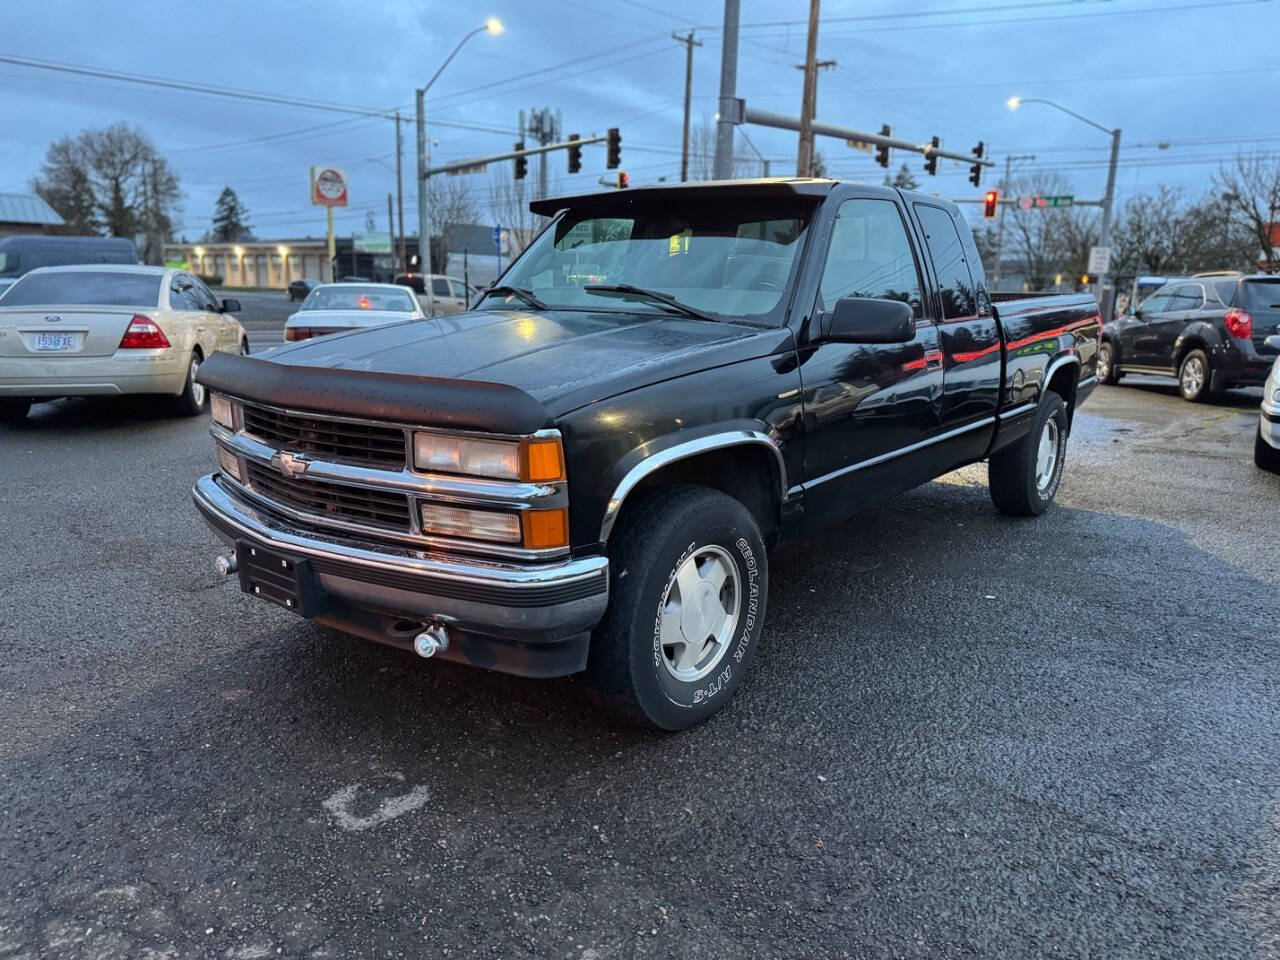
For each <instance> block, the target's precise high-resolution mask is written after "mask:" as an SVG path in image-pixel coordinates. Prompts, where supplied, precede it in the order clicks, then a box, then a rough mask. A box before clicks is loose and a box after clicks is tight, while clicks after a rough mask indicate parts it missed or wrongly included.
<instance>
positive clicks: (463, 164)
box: [422, 135, 608, 177]
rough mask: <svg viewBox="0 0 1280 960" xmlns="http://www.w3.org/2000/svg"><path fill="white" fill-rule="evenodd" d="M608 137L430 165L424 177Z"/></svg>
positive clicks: (581, 144)
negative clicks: (436, 165) (435, 165)
mask: <svg viewBox="0 0 1280 960" xmlns="http://www.w3.org/2000/svg"><path fill="white" fill-rule="evenodd" d="M607 140H608V137H606V136H604V135H601V136H598V137H584V138H583V139H581V140H564V141H561V142H560V143H548V144H545V145H544V146H538V147H527V148H526V149H524V150H508V151H507V152H506V153H495V154H492V155H490V156H487V157H472V158H471V159H470V160H459V161H457V162H455V163H446V164H443V165H441V166H438V167H428V168H427V169H426V170H424V171H423V174H422V175H423V176H424V177H430V176H434V175H435V174H438V173H452V172H454V171H455V170H466V169H469V168H470V167H479V166H482V165H484V164H486V163H498V162H500V161H502V160H511V159H513V158H515V157H531V156H533V155H534V154H538V153H551V151H553V150H568V149H569V148H570V147H581V146H585V145H586V144H589V143H604V142H606V141H607Z"/></svg>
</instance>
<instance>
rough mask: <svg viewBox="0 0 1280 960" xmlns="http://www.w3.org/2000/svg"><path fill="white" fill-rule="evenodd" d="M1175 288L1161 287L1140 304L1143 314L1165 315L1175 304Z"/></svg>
mask: <svg viewBox="0 0 1280 960" xmlns="http://www.w3.org/2000/svg"><path fill="white" fill-rule="evenodd" d="M1173 291H1174V288H1173V287H1161V288H1160V289H1159V290H1157V291H1156V292H1155V293H1153V294H1152V295H1151V296H1149V297H1147V299H1145V300H1143V301H1142V303H1141V304H1139V308H1140V309H1141V310H1142V312H1143V313H1164V312H1165V311H1166V310H1168V309H1169V304H1171V303H1172V302H1173Z"/></svg>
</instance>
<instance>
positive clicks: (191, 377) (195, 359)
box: [175, 353, 209, 417]
mask: <svg viewBox="0 0 1280 960" xmlns="http://www.w3.org/2000/svg"><path fill="white" fill-rule="evenodd" d="M199 373H200V354H198V353H193V354H192V355H191V360H190V361H189V362H188V363H187V379H186V381H185V382H184V383H183V386H182V393H180V394H178V396H177V402H176V404H175V406H176V407H177V410H178V413H179V414H180V415H182V416H184V417H195V416H199V415H200V414H201V413H203V412H204V408H205V404H206V403H207V402H208V400H209V392H208V391H207V390H205V388H204V384H202V383H196V375H197V374H199Z"/></svg>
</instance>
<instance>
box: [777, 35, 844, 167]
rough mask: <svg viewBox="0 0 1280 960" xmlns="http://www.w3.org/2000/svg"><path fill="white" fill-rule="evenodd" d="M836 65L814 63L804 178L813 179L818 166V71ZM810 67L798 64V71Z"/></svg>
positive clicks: (824, 61)
mask: <svg viewBox="0 0 1280 960" xmlns="http://www.w3.org/2000/svg"><path fill="white" fill-rule="evenodd" d="M835 65H836V62H835V61H834V60H816V61H814V64H813V67H814V72H813V102H812V104H811V107H810V113H809V119H810V130H809V169H808V170H807V171H806V172H805V173H803V174H800V176H804V177H811V176H813V172H814V171H813V168H814V166H815V165H816V164H817V160H818V151H817V148H816V147H815V146H814V139H813V130H812V120H813V118H814V117H816V116H817V114H818V71H819V70H830V69H831V68H832V67H834V66H835ZM808 66H809V65H808V64H806V63H797V64H796V69H797V70H807V69H808ZM766 176H767V174H766Z"/></svg>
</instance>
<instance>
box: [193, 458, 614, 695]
mask: <svg viewBox="0 0 1280 960" xmlns="http://www.w3.org/2000/svg"><path fill="white" fill-rule="evenodd" d="M191 495H192V499H193V500H194V501H195V505H196V508H197V509H198V510H199V511H200V513H201V514H202V515H203V516H204V518H205V521H206V522H207V523H208V524H209V525H210V526H211V527H212V528H213V529H214V531H215V532H216V533H217V534H218V536H219V537H221V539H222V540H224V541H225V542H226V543H227V544H228V545H229V546H231V547H233V548H236V549H238V550H244V549H246V548H248V549H253V548H258V549H262V550H265V551H269V552H270V553H271V554H272V555H275V556H280V557H284V558H287V559H288V560H289V561H290V562H291V563H292V564H293V566H295V567H297V568H298V569H299V570H300V571H301V572H300V573H299V576H300V577H305V578H306V580H307V582H308V584H309V588H308V595H307V598H306V603H305V605H304V606H303V608H302V609H300V610H299V612H301V613H302V614H304V615H305V616H309V617H311V618H313V619H315V620H317V621H318V622H321V623H325V624H327V625H330V626H333V627H336V628H338V629H340V630H344V631H346V632H348V633H352V634H355V635H357V636H361V637H364V638H366V639H370V640H377V641H379V642H383V643H390V644H393V645H395V646H401V647H405V648H408V647H410V646H411V645H412V641H413V637H414V636H415V635H416V634H417V632H418V630H419V626H420V625H421V624H423V623H426V622H430V621H440V622H443V623H444V624H445V625H446V627H447V628H448V630H449V634H450V645H449V648H448V650H446V651H445V652H444V653H443V654H441V656H443V657H444V658H445V659H451V660H456V661H459V662H462V663H468V664H471V665H473V666H480V667H486V668H489V669H493V670H498V671H501V672H504V673H514V674H519V675H521V676H535V677H552V676H563V675H566V674H570V673H577V672H579V671H581V670H583V669H584V668H585V667H586V656H587V646H588V643H589V640H590V631H591V630H592V628H594V627H595V625H596V624H597V623H598V622H599V621H600V618H601V617H602V616H603V615H604V611H605V608H606V606H608V602H609V562H608V560H607V559H606V558H605V557H582V558H578V559H570V560H566V561H561V562H557V563H550V564H538V565H534V564H528V565H517V564H499V563H490V562H486V561H479V560H460V559H456V558H446V557H443V556H439V555H433V554H428V553H424V552H421V551H415V550H408V549H404V548H401V547H396V546H392V545H377V546H372V545H370V544H367V543H358V542H354V541H350V540H344V539H338V538H334V537H330V536H328V535H321V534H317V533H315V532H314V531H310V530H306V529H303V528H301V527H299V526H297V525H295V524H293V523H292V522H291V521H289V520H287V519H284V518H282V517H278V516H276V515H273V514H271V513H270V512H268V511H265V510H263V509H262V508H261V507H258V506H256V505H254V504H251V503H249V502H248V501H246V500H245V499H244V498H243V497H241V496H239V495H237V494H236V493H235V492H233V491H232V490H230V489H228V488H227V487H225V486H223V485H222V484H221V483H220V482H219V478H218V475H217V474H212V475H209V476H206V477H202V478H201V479H200V480H199V481H198V482H197V483H196V485H195V487H194V488H193V489H192V491H191ZM243 560H244V558H242V564H243ZM244 582H245V581H244V578H243V576H242V585H244Z"/></svg>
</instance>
